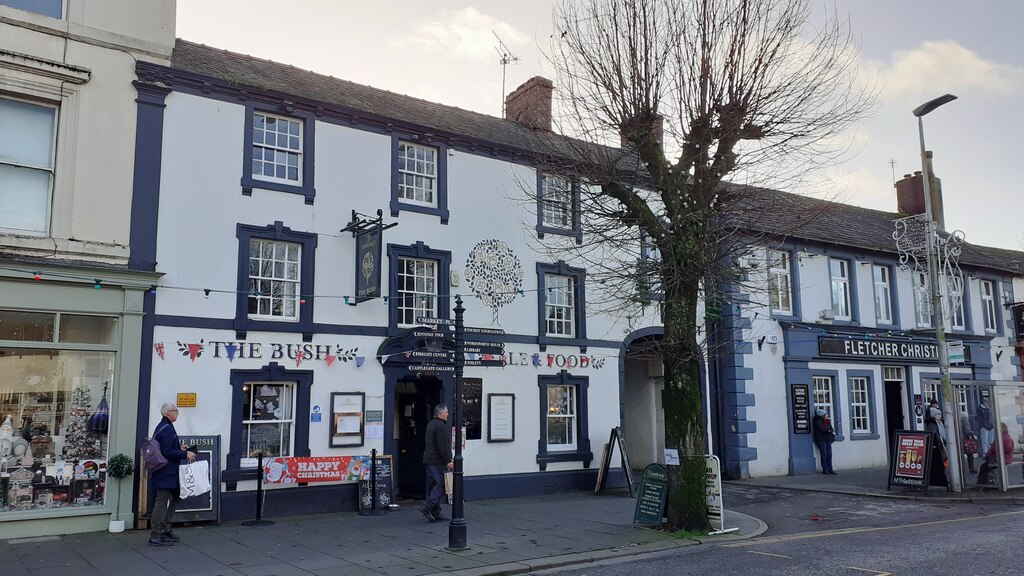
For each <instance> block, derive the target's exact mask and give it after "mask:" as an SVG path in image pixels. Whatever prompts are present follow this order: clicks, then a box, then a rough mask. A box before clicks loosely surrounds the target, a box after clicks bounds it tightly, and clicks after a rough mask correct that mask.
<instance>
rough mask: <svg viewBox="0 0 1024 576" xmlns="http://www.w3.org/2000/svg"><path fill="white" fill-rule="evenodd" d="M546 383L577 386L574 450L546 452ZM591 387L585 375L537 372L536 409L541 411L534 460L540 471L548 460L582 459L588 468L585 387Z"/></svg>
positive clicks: (588, 441)
mask: <svg viewBox="0 0 1024 576" xmlns="http://www.w3.org/2000/svg"><path fill="white" fill-rule="evenodd" d="M548 386H574V387H575V388H576V450H573V451H571V452H549V451H548V445H547V436H548V434H547V429H548V422H547V406H548ZM589 387H590V378H589V377H587V376H573V375H571V374H569V373H568V372H566V371H565V370H562V371H561V372H559V373H558V374H556V375H553V376H537V389H538V390H539V393H540V403H539V404H538V408H539V409H538V413H539V415H540V426H539V427H538V428H537V430H538V431H539V433H540V438H539V439H538V440H537V464H538V465H539V466H540V470H541V471H542V472H543V471H545V470H547V465H548V464H549V463H551V462H580V461H582V462H583V467H584V468H590V462H591V461H592V460H593V459H594V454H593V452H591V451H590V423H589V419H588V411H587V408H588V406H589V405H590V403H589V401H588V399H587V389H588V388H589Z"/></svg>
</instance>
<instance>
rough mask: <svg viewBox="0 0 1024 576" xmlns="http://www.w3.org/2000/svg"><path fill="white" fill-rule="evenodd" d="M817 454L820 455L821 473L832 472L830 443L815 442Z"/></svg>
mask: <svg viewBox="0 0 1024 576" xmlns="http://www.w3.org/2000/svg"><path fill="white" fill-rule="evenodd" d="M814 443H815V444H817V445H818V453H819V454H821V471H822V472H833V470H832V443H831V442H829V441H828V440H816V441H815V442H814Z"/></svg>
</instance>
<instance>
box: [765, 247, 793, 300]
mask: <svg viewBox="0 0 1024 576" xmlns="http://www.w3.org/2000/svg"><path fill="white" fill-rule="evenodd" d="M791 279H792V270H791V269H790V265H789V252H785V251H782V250H768V301H769V305H770V306H771V310H772V312H777V313H779V314H789V315H792V314H793V288H792V282H791Z"/></svg>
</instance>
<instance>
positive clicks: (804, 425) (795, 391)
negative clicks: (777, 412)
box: [791, 384, 811, 434]
mask: <svg viewBox="0 0 1024 576" xmlns="http://www.w3.org/2000/svg"><path fill="white" fill-rule="evenodd" d="M791 389H792V399H793V433H794V434H810V433H811V402H810V397H809V396H808V390H807V384H793V386H792V387H791Z"/></svg>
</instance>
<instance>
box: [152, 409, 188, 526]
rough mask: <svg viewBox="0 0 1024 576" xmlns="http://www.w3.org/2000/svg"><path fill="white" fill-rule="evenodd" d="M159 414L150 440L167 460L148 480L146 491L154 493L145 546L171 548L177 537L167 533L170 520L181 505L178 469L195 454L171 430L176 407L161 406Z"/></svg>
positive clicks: (176, 412) (176, 410)
mask: <svg viewBox="0 0 1024 576" xmlns="http://www.w3.org/2000/svg"><path fill="white" fill-rule="evenodd" d="M160 414H161V415H162V416H163V418H161V419H160V423H159V424H157V425H156V429H155V430H154V431H153V438H154V439H155V440H156V441H157V442H159V443H160V453H161V454H163V455H164V458H167V465H166V466H164V467H163V468H161V469H159V470H157V471H155V472H152V473H151V474H150V476H149V485H150V489H152V490H153V491H155V492H156V503H155V504H154V506H153V513H152V515H151V516H150V520H149V527H150V534H149V545H150V546H173V545H174V543H175V542H177V541H178V540H179V538H178V535H177V534H175V533H174V532H173V531H172V530H171V519H172V518H173V517H174V511H175V509H176V508H177V507H178V503H179V502H181V498H180V497H179V492H180V491H181V485H180V484H179V482H178V467H179V466H180V465H181V461H182V460H188V461H189V462H192V461H193V460H195V459H196V454H195V452H190V451H188V450H186V449H184V448H182V446H181V442H180V441H179V440H178V431H177V430H175V429H174V422H175V420H177V419H178V407H177V406H175V405H174V404H164V405H163V406H161V407H160Z"/></svg>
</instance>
